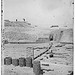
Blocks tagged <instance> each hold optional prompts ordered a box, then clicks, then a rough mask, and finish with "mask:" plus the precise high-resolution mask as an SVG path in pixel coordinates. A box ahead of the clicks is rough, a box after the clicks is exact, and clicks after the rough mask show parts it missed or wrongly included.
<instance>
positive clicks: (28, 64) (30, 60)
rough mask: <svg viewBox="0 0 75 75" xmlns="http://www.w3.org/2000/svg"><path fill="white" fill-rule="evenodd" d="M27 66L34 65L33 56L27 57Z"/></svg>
mask: <svg viewBox="0 0 75 75" xmlns="http://www.w3.org/2000/svg"><path fill="white" fill-rule="evenodd" d="M26 66H27V67H32V66H33V65H32V58H31V57H27V58H26Z"/></svg>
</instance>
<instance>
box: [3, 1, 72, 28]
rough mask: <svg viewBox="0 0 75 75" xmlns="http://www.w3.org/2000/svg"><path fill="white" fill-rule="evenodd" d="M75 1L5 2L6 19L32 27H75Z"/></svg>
mask: <svg viewBox="0 0 75 75" xmlns="http://www.w3.org/2000/svg"><path fill="white" fill-rule="evenodd" d="M72 2H73V0H4V19H8V20H10V21H15V19H18V20H19V21H23V18H25V19H26V21H28V22H29V23H31V24H32V25H37V26H42V27H50V26H51V25H59V26H61V27H62V26H68V27H73V4H72Z"/></svg>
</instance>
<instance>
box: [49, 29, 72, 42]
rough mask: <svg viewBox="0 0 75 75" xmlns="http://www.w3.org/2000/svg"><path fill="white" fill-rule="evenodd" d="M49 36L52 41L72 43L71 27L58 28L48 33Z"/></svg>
mask: <svg viewBox="0 0 75 75" xmlns="http://www.w3.org/2000/svg"><path fill="white" fill-rule="evenodd" d="M49 38H53V39H52V41H54V42H65V43H73V29H58V30H54V31H52V32H51V33H50V36H49Z"/></svg>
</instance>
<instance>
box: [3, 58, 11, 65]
mask: <svg viewBox="0 0 75 75" xmlns="http://www.w3.org/2000/svg"><path fill="white" fill-rule="evenodd" d="M11 64H12V58H11V57H6V58H4V65H11Z"/></svg>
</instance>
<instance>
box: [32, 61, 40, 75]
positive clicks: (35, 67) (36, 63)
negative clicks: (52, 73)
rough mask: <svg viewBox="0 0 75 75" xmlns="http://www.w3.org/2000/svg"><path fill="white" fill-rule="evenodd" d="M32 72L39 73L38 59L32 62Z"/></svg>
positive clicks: (38, 74)
mask: <svg viewBox="0 0 75 75" xmlns="http://www.w3.org/2000/svg"><path fill="white" fill-rule="evenodd" d="M33 72H34V74H35V75H40V73H41V66H40V61H34V62H33Z"/></svg>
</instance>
